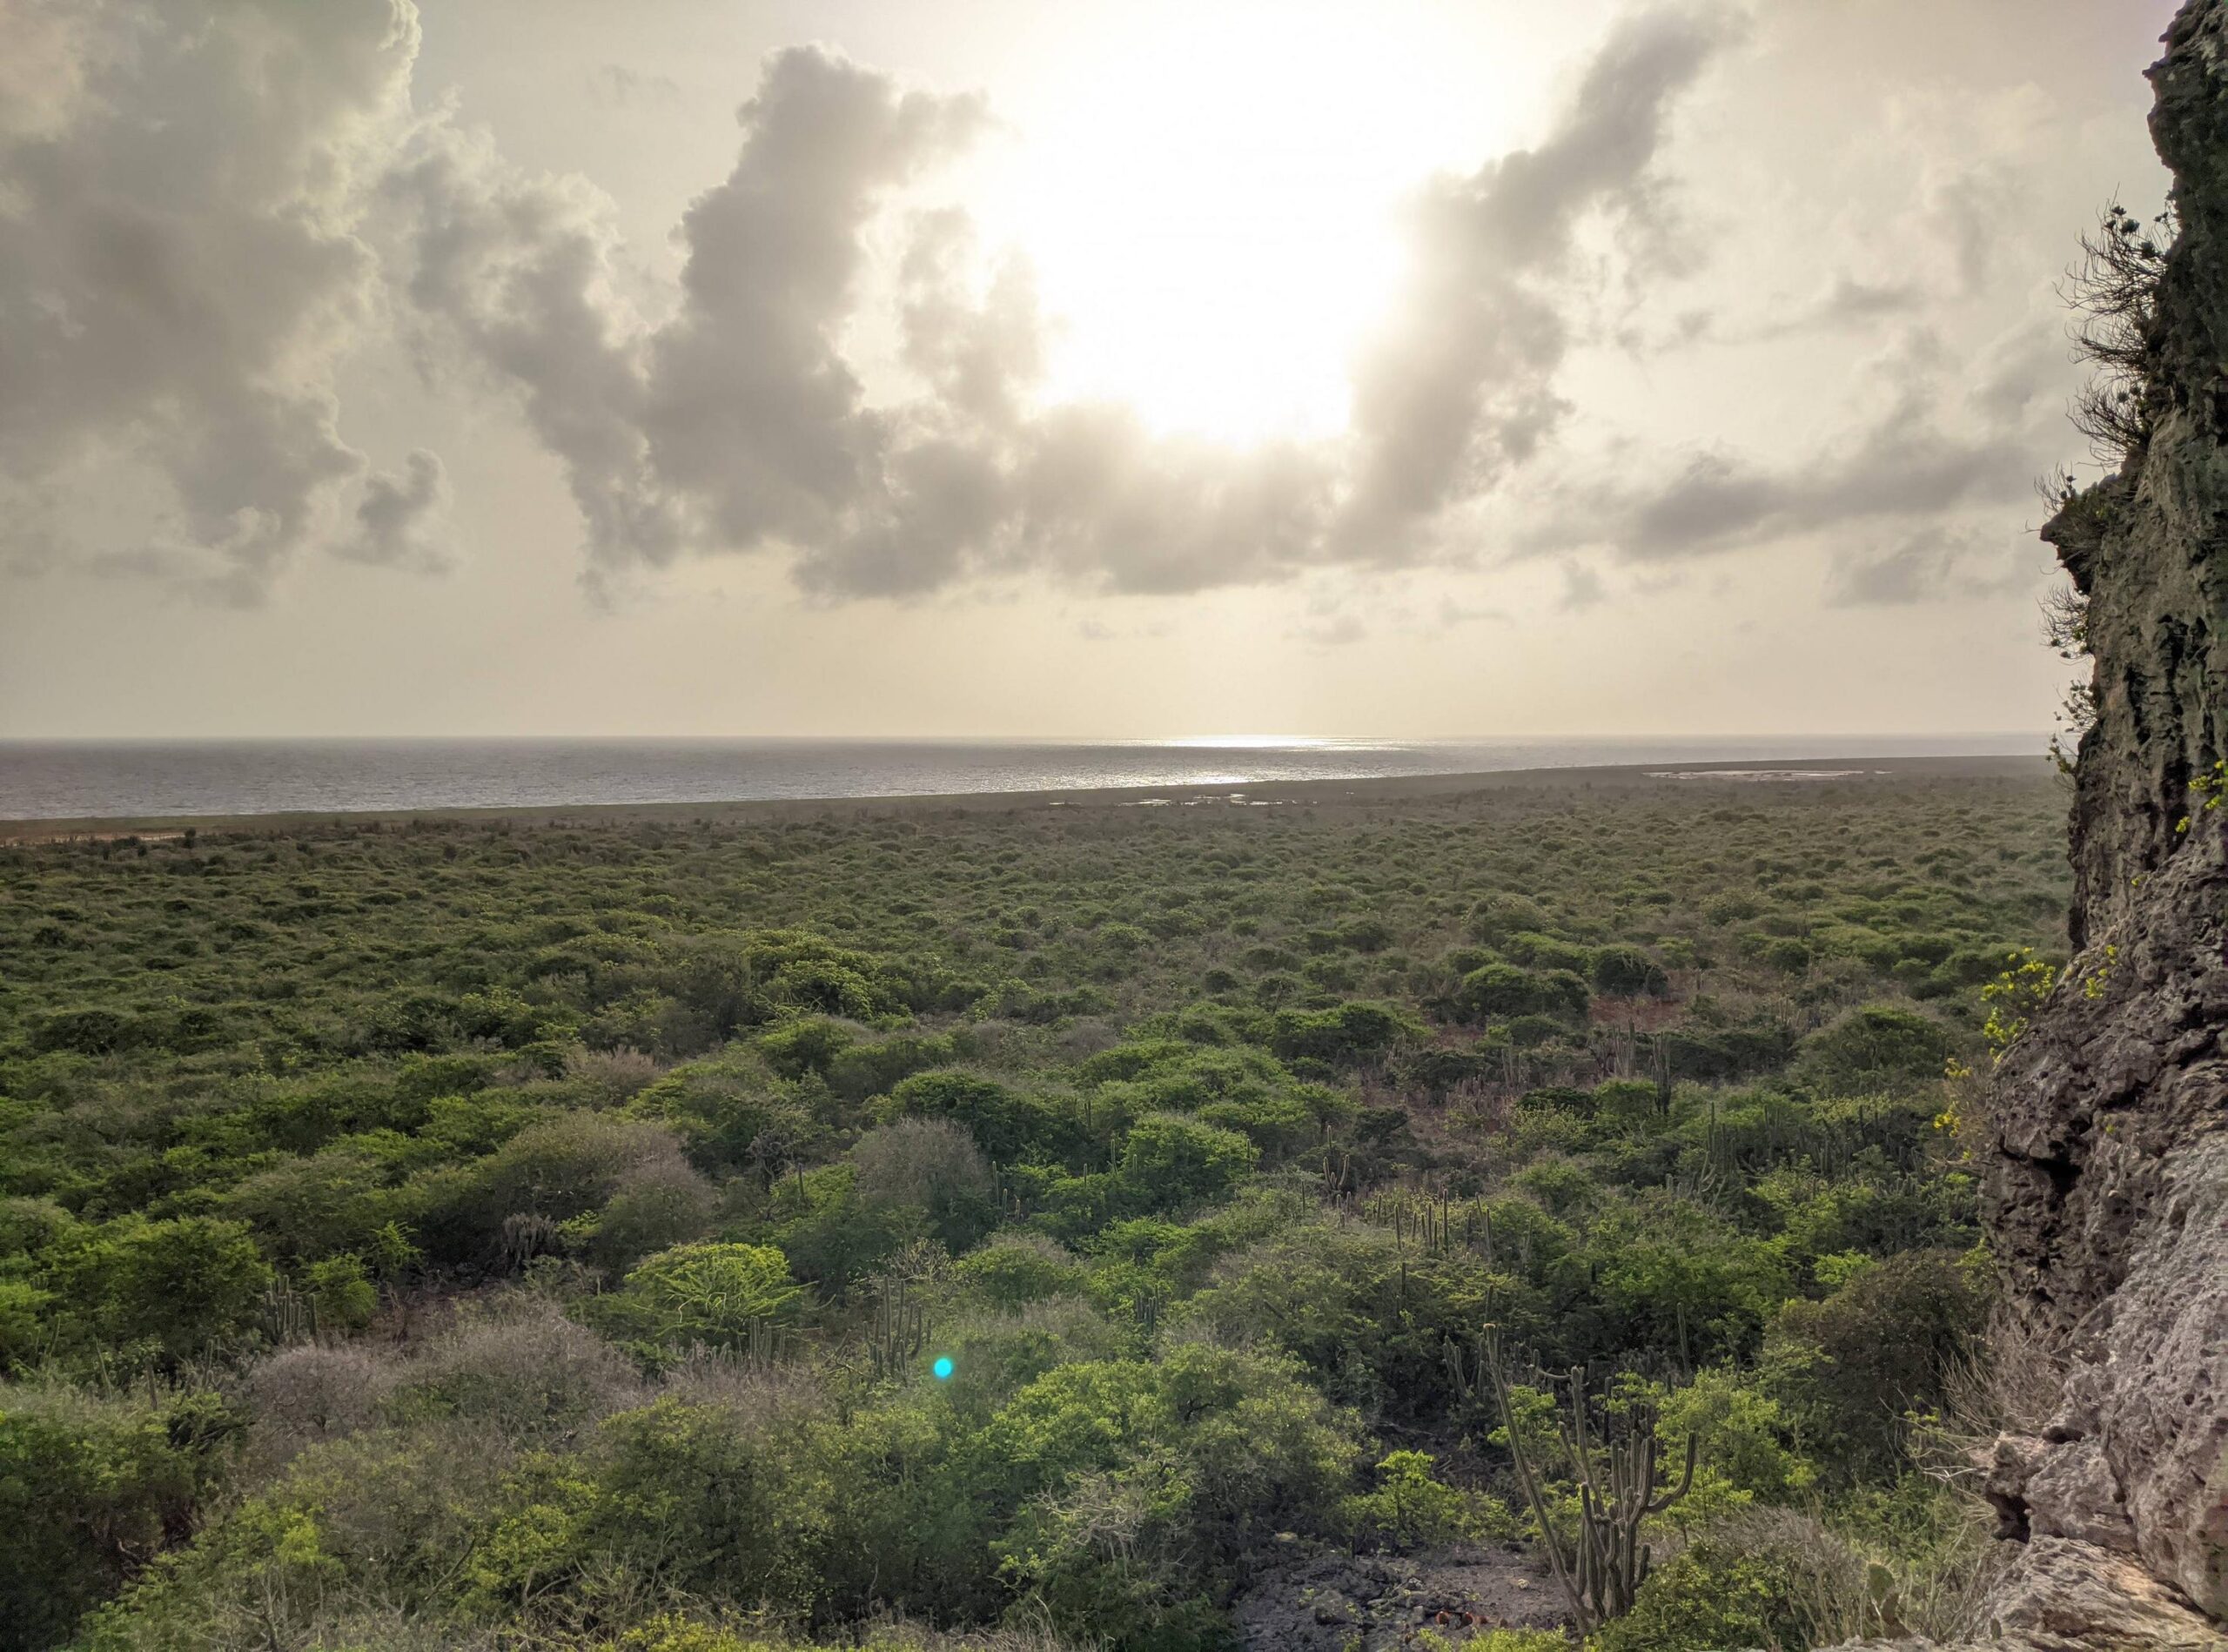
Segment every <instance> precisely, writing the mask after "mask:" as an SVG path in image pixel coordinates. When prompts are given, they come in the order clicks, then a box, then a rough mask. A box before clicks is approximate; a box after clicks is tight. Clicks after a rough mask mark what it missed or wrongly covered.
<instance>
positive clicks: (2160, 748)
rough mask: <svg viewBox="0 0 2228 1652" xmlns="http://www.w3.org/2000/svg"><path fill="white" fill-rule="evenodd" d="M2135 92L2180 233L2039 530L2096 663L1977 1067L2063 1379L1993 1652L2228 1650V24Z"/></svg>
mask: <svg viewBox="0 0 2228 1652" xmlns="http://www.w3.org/2000/svg"><path fill="white" fill-rule="evenodd" d="M2151 81H2152V84H2153V85H2154V87H2155V89H2156V93H2157V104H2156V108H2155V110H2154V111H2153V113H2152V116H2151V132H2152V137H2153V138H2154V139H2155V141H2156V142H2157V144H2158V152H2159V154H2160V155H2161V156H2162V157H2163V158H2164V160H2165V161H2166V163H2167V165H2169V166H2170V167H2171V169H2172V171H2173V174H2174V180H2175V183H2174V201H2175V206H2176V210H2177V213H2178V218H2179V222H2180V234H2179V238H2178V241H2177V242H2176V244H2175V245H2174V247H2173V250H2172V251H2171V253H2170V254H2169V255H2168V256H2167V258H2166V260H2165V264H2164V270H2163V272H2162V274H2161V275H2160V277H2159V283H2158V297H2157V304H2156V309H2155V313H2154V314H2153V315H2152V316H2151V318H2150V319H2149V322H2148V325H2147V327H2146V328H2145V329H2144V340H2143V342H2144V357H2145V361H2144V369H2143V373H2142V375H2141V377H2142V388H2141V390H2140V391H2139V392H2138V395H2139V397H2140V399H2141V400H2140V405H2141V406H2142V407H2143V410H2144V423H2145V424H2146V425H2147V426H2148V434H2147V438H2145V439H2143V440H2138V441H2137V444H2136V446H2135V447H2134V450H2133V451H2132V453H2131V455H2130V457H2129V459H2128V462H2127V463H2126V465H2125V466H2124V467H2123V468H2122V470H2121V471H2120V473H2118V474H2117V475H2116V476H2113V477H2111V478H2109V479H2107V480H2104V482H2101V483H2099V484H2098V485H2097V486H2096V487H2091V488H2090V489H2088V490H2086V491H2084V492H2083V493H2082V494H2078V495H2077V496H2076V497H2075V498H2074V499H2073V500H2071V501H2070V503H2069V504H2068V505H2067V506H2066V507H2065V508H2064V510H2062V511H2061V512H2060V513H2059V514H2057V516H2056V517H2055V518H2053V520H2051V521H2050V524H2049V525H2048V526H2047V527H2045V528H2044V530H2043V534H2044V537H2045V538H2046V539H2049V540H2050V541H2051V542H2052V543H2054V544H2055V545H2057V547H2058V551H2059V555H2060V558H2061V560H2062V561H2064V564H2065V566H2066V567H2067V569H2068V570H2069V572H2070V574H2072V576H2073V579H2074V581H2075V583H2076V585H2077V587H2078V588H2079V589H2080V590H2081V591H2082V593H2083V594H2084V595H2085V597H2086V598H2087V601H2088V612H2087V641H2088V643H2089V647H2090V652H2091V653H2092V655H2094V658H2095V664H2096V675H2095V680H2094V687H2095V694H2096V712H2097V716H2096V722H2095V725H2094V727H2093V728H2092V729H2090V731H2089V732H2088V734H2087V735H2085V736H2084V739H2083V740H2082V742H2081V747H2080V753H2079V762H2078V765H2077V771H2076V787H2075V802H2074V807H2073V816H2072V822H2071V840H2072V841H2071V852H2072V859H2073V864H2074V869H2075V874H2076V904H2075V910H2074V913H2073V917H2072V936H2073V941H2074V944H2075V947H2076V949H2077V950H2076V956H2075V957H2074V960H2073V963H2072V964H2071V966H2070V968H2069V969H2068V970H2067V971H2066V973H2065V976H2064V978H2063V979H2062V980H2061V982H2060V983H2059V984H2058V986H2057V990H2056V991H2055V992H2054V993H2053V994H2052V996H2051V997H2050V1001H2049V1002H2048V1003H2047V1004H2045V1005H2043V1007H2042V1009H2041V1010H2040V1011H2037V1014H2036V1015H2035V1017H2033V1021H2032V1024H2031V1025H2030V1027H2029V1029H2028V1030H2027V1031H2026V1032H2025V1034H2024V1035H2023V1037H2021V1038H2019V1039H2018V1040H2017V1042H2016V1043H2015V1044H2013V1045H2012V1046H2011V1048H2010V1051H2008V1052H2007V1053H2006V1055H2005V1058H2004V1059H2003V1063H2002V1064H2001V1065H2000V1066H1999V1068H1998V1069H1997V1072H1996V1082H1995V1085H1994V1097H1993V1104H1992V1108H1991V1112H1992V1118H1991V1121H1990V1138H1989V1140H1988V1141H1987V1143H1986V1145H1985V1147H1984V1149H1983V1154H1982V1157H1983V1165H1982V1175H1983V1200H1984V1205H1985V1213H1986V1217H1987V1221H1988V1226H1989V1232H1990V1243H1991V1245H1992V1246H1993V1248H1994V1250H1995V1252H1996V1256H1997V1258H1998V1260H1999V1263H2000V1265H2001V1266H2002V1268H2003V1283H2004V1286H2005V1297H2006V1306H2007V1311H2008V1313H2009V1314H2010V1318H2011V1320H2012V1321H2013V1325H2014V1326H2015V1328H2016V1329H2017V1331H2018V1332H2019V1333H2023V1334H2022V1335H2021V1337H2020V1340H2021V1341H2022V1342H2023V1343H2026V1344H2028V1345H2030V1346H2031V1347H2032V1348H2033V1349H2035V1350H2036V1351H2037V1355H2036V1356H2035V1357H2040V1358H2043V1359H2046V1360H2052V1361H2056V1362H2060V1363H2062V1364H2063V1367H2064V1387H2063V1399H2062V1401H2061V1403H2060V1404H2059V1405H2058V1407H2057V1411H2056V1414H2054V1415H2052V1416H2050V1418H2049V1419H2048V1420H2047V1422H2045V1423H2043V1425H2042V1426H2041V1427H2039V1429H2038V1430H2037V1432H2036V1433H2035V1434H2031V1435H2014V1436H2007V1437H2006V1438H2005V1439H2004V1440H2001V1441H1999V1442H1998V1446H1997V1449H1996V1463H1995V1471H1994V1474H1993V1486H1992V1495H1993V1497H1994V1498H1995V1500H1996V1502H1997V1504H1998V1507H1999V1508H2001V1509H2002V1510H2003V1514H2004V1516H2005V1525H2006V1534H2007V1535H2010V1536H2012V1537H2016V1538H2017V1539H2019V1540H2021V1541H2024V1542H2025V1543H2026V1544H2027V1550H2026V1552H2025V1553H2023V1555H2021V1557H2020V1561H2019V1563H2018V1564H2017V1566H2016V1567H2015V1568H2013V1571H2012V1574H2011V1577H2010V1581H2009V1582H2008V1584H2007V1585H2006V1587H2005V1588H2004V1589H2003V1591H2001V1592H2000V1593H1999V1595H1998V1596H1997V1599H1996V1603H1995V1605H1996V1610H1995V1611H1994V1613H1993V1614H1992V1618H1993V1622H1992V1624H1991V1626H1990V1627H1991V1628H1992V1629H1993V1631H1994V1633H1995V1635H1996V1636H1997V1637H1998V1639H1997V1641H1996V1644H1999V1645H2003V1644H2009V1645H2019V1644H2027V1645H2030V1646H2036V1647H2061V1646H2083V1645H2095V1646H2122V1645H2124V1646H2146V1647H2149V1646H2157V1647H2179V1646H2221V1647H2228V1638H2224V1637H2223V1636H2222V1635H2221V1634H2220V1632H2219V1628H2218V1622H2217V1621H2218V1620H2219V1619H2220V1618H2222V1617H2224V1616H2228V803H2224V804H2223V805H2222V806H2221V807H2218V808H2214V809H2208V807H2207V805H2208V803H2210V802H2211V801H2212V799H2213V797H2214V796H2218V794H2217V793H2216V792H2213V791H2212V790H2211V789H2209V788H2210V782H2211V777H2212V776H2214V775H2215V773H2216V770H2215V769H2214V765H2215V764H2216V763H2218V762H2219V761H2220V760H2221V759H2222V758H2223V757H2224V756H2228V0H2191V3H2189V4H2188V5H2186V6H2185V7H2184V9H2183V10H2182V12H2181V14H2180V15H2179V16H2178V17H2177V18H2176V20H2175V22H2174V24H2173V26H2172V27H2171V30H2169V31H2168V33H2167V36H2166V52H2165V56H2164V58H2163V59H2162V60H2161V61H2160V62H2159V63H2158V64H2157V65H2156V66H2155V67H2154V68H2153V69H2152V70H2151ZM2192 1608H2194V1609H2192ZM2208 1618H2210V1619H2211V1620H2214V1622H2208V1621H2207V1620H2208Z"/></svg>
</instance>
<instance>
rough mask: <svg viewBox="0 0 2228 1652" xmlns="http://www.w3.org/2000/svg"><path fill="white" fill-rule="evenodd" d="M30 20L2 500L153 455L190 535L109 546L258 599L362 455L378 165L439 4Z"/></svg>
mask: <svg viewBox="0 0 2228 1652" xmlns="http://www.w3.org/2000/svg"><path fill="white" fill-rule="evenodd" d="M8 17H9V24H10V45H9V46H8V47H5V48H0V50H15V49H17V46H18V45H19V44H20V45H21V46H22V47H23V49H24V50H27V51H29V52H30V55H31V56H32V57H33V58H34V59H35V60H37V61H38V62H41V63H44V64H45V67H44V69H43V70H42V71H41V75H40V82H39V84H37V86H34V87H30V88H29V91H30V96H28V97H23V98H21V99H17V100H15V101H12V102H11V103H10V106H9V112H8V114H7V116H6V117H4V118H0V493H4V494H7V495H8V496H9V497H10V502H11V503H13V504H15V505H17V507H26V508H29V509H33V510H35V509H36V506H37V501H38V500H41V499H43V498H52V497H53V496H54V495H55V494H56V493H57V490H58V491H60V492H62V493H64V494H67V493H69V492H70V490H71V489H72V488H73V487H74V488H83V487H90V486H91V483H90V481H89V480H84V479H85V478H86V477H87V476H88V474H89V473H90V471H91V468H92V467H107V466H109V465H111V464H113V463H114V462H115V461H116V460H118V459H119V458H122V459H129V460H135V461H138V462H140V463H142V464H144V465H145V466H146V467H150V468H151V471H152V472H153V473H154V474H155V476H156V477H157V478H158V480H159V481H160V482H161V483H162V484H163V485H164V494H165V498H164V515H165V516H166V517H167V518H169V519H170V521H171V526H169V527H166V528H164V530H162V531H161V532H159V533H158V534H157V535H156V536H155V539H156V542H153V543H148V544H143V545H139V546H125V547H117V546H109V547H97V548H96V549H95V551H94V552H93V554H95V555H100V556H104V558H105V565H106V566H107V567H111V569H124V568H131V567H138V568H143V569H145V570H147V571H149V572H153V573H158V574H164V575H166V576H170V577H175V578H178V579H181V580H182V581H185V583H187V584H188V585H189V586H190V587H191V588H193V589H194V590H195V591H197V592H198V593H199V594H203V595H205V596H208V597H211V598H213V599H215V600H218V601H229V602H233V603H243V604H245V603H252V602H254V601H258V600H259V599H260V598H261V597H262V595H263V594H264V593H265V589H266V588H267V587H268V585H269V583H270V581H271V580H272V577H273V576H274V575H275V574H276V573H277V572H278V570H279V569H280V568H281V567H283V566H284V565H285V563H286V562H287V561H289V560H290V559H291V558H292V556H293V555H294V554H295V553H296V552H297V551H299V549H300V548H301V547H303V546H304V545H305V543H308V542H309V541H311V540H312V538H313V537H314V535H315V533H316V530H317V527H318V523H319V515H320V512H321V510H322V508H323V507H324V505H325V501H326V500H327V498H328V496H329V495H330V494H331V492H332V490H333V488H334V487H336V485H337V484H339V483H340V482H342V481H344V480H346V479H348V478H350V477H352V476H353V475H354V474H356V473H358V472H359V470H360V469H361V467H362V464H363V460H362V459H361V458H360V456H359V454H358V453H356V452H355V451H354V450H353V449H352V448H351V447H349V446H348V445H347V443H346V441H344V440H342V438H341V436H340V433H339V406H338V403H337V400H336V398H335V395H334V393H333V388H332V371H333V364H334V361H335V359H336V356H337V354H338V353H339V350H340V349H341V348H342V347H343V346H345V344H346V341H347V340H348V339H349V338H350V337H351V336H352V334H353V332H355V330H356V328H357V327H358V326H359V323H360V322H361V321H362V320H363V319H364V318H365V316H366V313H367V312H368V311H369V310H370V308H371V306H372V303H373V301H374V299H375V294H376V276H377V272H376V268H375V263H374V259H372V255H371V253H370V252H369V250H368V249H367V248H366V246H365V245H363V243H362V242H361V241H360V240H359V239H358V238H357V237H356V235H355V233H354V222H355V215H356V206H357V185H358V184H359V165H360V162H361V159H362V157H363V152H364V135H365V133H366V131H367V130H368V129H370V128H372V127H374V126H376V125H377V124H379V123H380V122H381V121H382V120H384V119H385V118H387V117H388V116H389V115H390V114H391V113H392V111H393V110H394V109H395V108H396V107H397V106H398V103H399V99H401V98H402V97H403V96H404V95H405V91H406V86H407V84H408V77H409V72H410V66H411V63H412V59H413V56H414V54H415V51H416V48H417V24H416V19H415V17H414V15H413V13H412V12H411V11H410V10H408V8H407V7H406V6H402V5H400V4H399V3H388V0H345V3H344V0H334V3H330V4H319V5H315V6H301V5H292V4H282V3H275V0H274V3H265V4H252V3H243V4H240V5H237V6H229V7H225V8H224V9H222V10H218V11H216V12H214V13H211V14H209V15H206V16H203V17H190V16H187V15H185V10H184V9H182V8H181V9H177V10H173V9H171V8H159V9H158V8H155V7H152V6H130V5H120V4H119V5H106V6H92V7H73V8H68V9H66V10H65V9H61V8H55V7H50V6H42V5H38V4H31V5H29V6H26V7H24V8H23V9H22V10H21V12H20V13H19V12H18V11H17V10H15V9H13V8H11V9H10V12H9V14H8ZM19 26H20V28H21V30H22V33H21V34H20V35H18V34H17V33H16V30H17V28H18V27H19ZM27 502H28V505H27ZM17 520H18V521H19V522H22V521H23V520H24V518H23V517H22V516H18V518H17ZM9 532H10V538H11V539H12V538H17V537H18V536H20V537H21V538H22V540H23V541H25V542H29V541H30V539H31V537H32V536H33V535H34V534H39V533H45V534H54V533H56V532H57V530H56V529H55V528H54V527H53V526H52V524H51V522H48V523H47V524H45V525H44V526H43V527H42V526H41V525H39V524H37V523H36V522H34V523H32V524H31V525H30V526H29V527H11V528H10V530H9ZM7 560H11V561H18V562H20V561H27V560H50V559H30V558H27V557H26V556H25V555H24V554H23V553H22V552H21V551H20V550H18V551H16V552H15V553H13V554H11V556H10V558H9V559H7Z"/></svg>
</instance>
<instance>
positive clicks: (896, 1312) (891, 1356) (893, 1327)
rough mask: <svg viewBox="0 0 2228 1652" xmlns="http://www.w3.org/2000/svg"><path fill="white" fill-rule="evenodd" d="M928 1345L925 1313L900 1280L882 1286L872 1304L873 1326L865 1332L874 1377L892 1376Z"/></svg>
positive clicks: (904, 1283) (924, 1309) (926, 1311)
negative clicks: (873, 1306)
mask: <svg viewBox="0 0 2228 1652" xmlns="http://www.w3.org/2000/svg"><path fill="white" fill-rule="evenodd" d="M928 1345H929V1315H928V1310H927V1309H926V1308H925V1307H924V1306H922V1305H921V1304H920V1303H918V1302H916V1301H915V1300H913V1293H912V1290H911V1287H910V1286H908V1285H907V1284H906V1282H905V1281H904V1280H903V1279H898V1280H896V1281H894V1282H892V1283H891V1284H889V1285H886V1286H883V1287H882V1293H881V1294H880V1295H879V1296H878V1297H877V1298H876V1300H875V1308H874V1324H873V1325H872V1326H870V1327H869V1330H868V1332H867V1352H868V1353H869V1355H870V1356H871V1357H872V1359H873V1360H874V1369H875V1374H876V1376H881V1377H888V1376H893V1375H895V1374H896V1373H897V1371H898V1370H899V1369H900V1368H901V1367H903V1366H904V1364H905V1363H906V1361H907V1360H911V1359H912V1358H914V1357H915V1356H916V1354H918V1353H920V1352H921V1350H922V1349H923V1348H925V1347H926V1346H928Z"/></svg>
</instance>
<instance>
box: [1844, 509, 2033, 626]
mask: <svg viewBox="0 0 2228 1652" xmlns="http://www.w3.org/2000/svg"><path fill="white" fill-rule="evenodd" d="M2021 548H2023V549H2024V550H2025V552H2026V554H2025V555H2024V556H2022V555H2020V554H2019V550H2020V549H2021ZM2037 561H2038V559H2037V557H2036V555H2035V554H2034V547H2033V545H2032V543H2031V542H2030V543H2028V544H2027V545H2025V546H2024V547H2009V546H2005V545H2003V544H1999V543H1998V542H1997V541H1996V540H1995V539H1993V538H1991V537H1990V536H1989V535H1987V534H1973V533H1964V534H1960V533H1956V532H1955V531H1950V530H1943V529H1941V528H1931V529H1928V530H1926V531H1924V532H1922V533H1916V534H1908V535H1906V536H1904V537H1903V539H1902V540H1901V541H1898V542H1896V544H1894V545H1892V546H1890V547H1888V548H1886V549H1884V550H1883V549H1881V548H1879V547H1862V548H1856V549H1845V550H1843V551H1842V552H1840V553H1838V554H1835V556H1834V557H1833V558H1832V560H1831V561H1830V562H1829V565H1828V567H1827V574H1826V588H1825V602H1826V606H1827V607H1829V608H1909V607H1911V606H1914V605H1916V604H1917V603H1921V602H1932V601H1940V600H1942V599H1943V598H1945V597H1975V596H1997V595H2002V594H2004V593H2006V592H2010V591H2016V590H2018V589H2020V588H2022V587H2024V586H2028V585H2030V584H2031V583H2032V582H2033V581H2034V579H2035V576H2036V573H2037V567H2036V564H2037Z"/></svg>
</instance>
